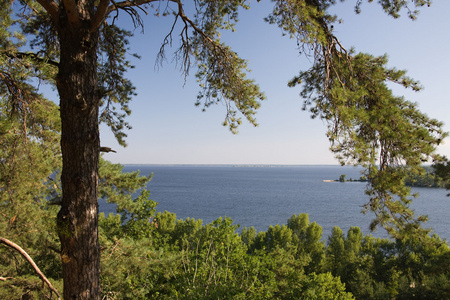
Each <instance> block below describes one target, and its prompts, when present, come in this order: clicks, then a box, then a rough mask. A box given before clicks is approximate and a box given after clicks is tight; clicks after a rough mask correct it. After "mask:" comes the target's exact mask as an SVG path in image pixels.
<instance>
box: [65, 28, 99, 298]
mask: <svg viewBox="0 0 450 300" xmlns="http://www.w3.org/2000/svg"><path fill="white" fill-rule="evenodd" d="M86 23H88V22H86ZM71 25H72V24H60V26H59V28H58V35H59V39H60V47H61V49H60V50H61V52H60V53H61V54H60V65H59V73H58V77H57V88H58V92H59V96H60V110H61V122H62V135H61V149H62V157H63V170H62V176H61V182H62V190H63V199H62V207H61V210H60V212H59V214H58V229H59V237H60V240H61V258H62V265H63V278H64V299H99V296H100V286H99V274H100V247H99V241H98V201H97V199H98V198H97V185H98V162H99V147H100V145H99V144H100V142H99V129H98V112H99V97H98V95H97V93H96V87H97V56H96V55H97V54H96V49H97V44H98V33H90V32H89V26H88V25H89V24H84V22H80V24H78V26H71Z"/></svg>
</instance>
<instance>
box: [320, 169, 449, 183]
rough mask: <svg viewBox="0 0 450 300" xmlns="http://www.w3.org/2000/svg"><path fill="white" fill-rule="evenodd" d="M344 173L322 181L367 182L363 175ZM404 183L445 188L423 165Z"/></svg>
mask: <svg viewBox="0 0 450 300" xmlns="http://www.w3.org/2000/svg"><path fill="white" fill-rule="evenodd" d="M346 177H347V176H346V174H342V175H341V176H339V178H338V179H324V180H323V182H368V180H367V178H366V177H365V176H361V177H360V178H358V179H353V178H350V179H346ZM405 185H406V186H409V187H427V188H445V182H444V181H442V180H440V179H439V178H437V177H436V176H435V175H434V174H433V173H432V169H431V167H424V172H422V173H421V174H413V173H408V174H407V176H406V178H405Z"/></svg>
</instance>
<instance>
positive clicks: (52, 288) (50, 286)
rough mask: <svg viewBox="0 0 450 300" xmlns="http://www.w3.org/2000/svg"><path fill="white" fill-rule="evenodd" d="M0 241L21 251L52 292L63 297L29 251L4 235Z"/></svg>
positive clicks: (59, 297)
mask: <svg viewBox="0 0 450 300" xmlns="http://www.w3.org/2000/svg"><path fill="white" fill-rule="evenodd" d="M0 243H1V244H5V245H6V246H8V247H11V248H13V249H14V250H16V251H17V252H19V253H20V254H21V255H22V256H23V257H24V258H25V259H26V260H27V261H28V262H29V263H30V265H31V266H32V267H33V269H34V271H35V272H36V273H37V274H38V276H39V277H40V278H41V279H42V281H44V282H45V283H46V284H47V285H48V287H49V288H50V290H51V291H52V292H54V293H55V294H56V296H58V299H61V296H60V295H59V293H58V291H57V290H56V289H55V288H54V287H53V285H52V284H51V283H50V281H48V279H47V277H45V275H44V274H43V273H42V272H41V270H40V269H39V267H38V266H37V265H36V264H35V262H34V261H33V259H32V258H31V257H30V256H29V255H28V253H26V252H25V250H23V249H22V248H21V247H20V246H19V245H17V244H16V243H13V242H11V241H10V240H8V239H5V238H2V237H0Z"/></svg>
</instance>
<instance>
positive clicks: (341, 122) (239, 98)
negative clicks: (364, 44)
mask: <svg viewBox="0 0 450 300" xmlns="http://www.w3.org/2000/svg"><path fill="white" fill-rule="evenodd" d="M335 2H336V1H334V0H302V1H294V0H285V1H273V11H272V12H271V13H270V14H269V15H268V16H267V18H266V21H267V22H268V23H270V24H274V25H276V26H278V27H279V28H281V30H282V31H283V32H284V34H286V35H287V36H289V37H291V38H293V39H295V40H296V41H297V44H298V47H299V50H300V51H301V52H302V53H306V54H307V55H310V56H311V57H312V59H313V66H312V67H311V68H310V69H309V70H306V71H305V70H302V71H300V73H299V75H298V76H296V77H295V78H293V79H292V80H291V81H290V83H289V84H290V86H296V85H300V88H301V93H300V95H301V97H302V98H303V99H304V101H305V102H304V108H305V109H307V110H309V111H310V112H311V114H312V116H313V117H319V118H322V119H323V120H325V121H326V122H327V124H328V133H327V136H328V138H329V140H330V142H331V145H332V146H331V150H332V151H333V152H334V153H336V157H337V158H338V159H339V161H340V162H341V163H343V164H345V163H349V164H355V165H361V166H363V167H364V168H365V174H364V175H365V176H366V178H367V179H368V181H369V183H370V184H369V185H368V188H367V194H368V195H369V196H370V199H369V201H368V203H367V205H366V209H367V210H371V211H373V212H374V213H375V216H376V217H375V220H374V222H373V226H374V227H375V226H376V225H382V226H383V227H385V228H386V229H387V230H388V231H389V233H390V234H391V235H392V236H394V237H396V238H408V237H411V236H423V235H424V234H426V233H427V232H426V231H424V230H423V229H422V228H421V226H420V224H421V222H422V221H424V220H426V218H425V217H422V216H419V217H417V218H416V217H415V216H414V214H413V212H412V211H411V210H410V209H409V206H408V204H409V203H410V201H411V196H410V193H409V192H410V191H409V189H408V188H407V187H406V186H405V185H404V178H405V176H406V174H407V173H409V172H413V173H414V172H421V170H422V169H421V168H420V164H421V163H422V162H425V161H427V160H429V159H431V158H432V157H433V155H435V149H436V146H437V145H439V144H440V142H441V141H442V139H443V138H444V137H445V136H446V134H445V133H444V132H443V131H442V124H441V123H440V122H438V121H437V120H433V119H430V118H428V117H427V116H426V115H425V114H423V113H421V112H420V111H419V110H418V108H417V107H416V105H414V104H413V103H411V102H409V101H407V100H405V99H403V98H402V97H397V96H394V95H393V94H392V91H391V90H390V89H389V88H388V83H391V82H392V83H397V84H400V85H402V86H404V87H406V88H411V89H413V90H419V89H420V86H419V84H418V83H417V82H415V81H414V80H412V79H410V78H408V77H407V76H406V75H405V72H404V71H399V70H396V69H393V68H388V67H387V66H386V63H387V59H386V57H384V56H382V57H374V56H372V55H370V54H366V53H356V52H355V51H354V50H352V49H346V47H345V45H342V44H341V43H340V42H339V39H338V37H337V36H335V34H334V32H333V24H334V23H335V22H338V17H337V16H335V15H333V14H330V13H329V9H330V7H332V6H333V5H334V4H335ZM363 2H364V1H362V0H359V1H357V2H356V7H355V9H356V11H357V12H358V11H359V10H360V9H361V4H362V3H363ZM368 2H372V1H371V0H368ZM379 3H380V5H381V6H382V8H383V9H384V10H385V11H386V13H387V14H389V15H391V16H393V17H394V18H397V17H399V13H400V11H401V10H404V9H405V10H406V11H407V12H408V15H409V16H410V17H411V18H416V17H417V9H419V8H420V7H422V6H425V5H430V4H431V1H426V0H417V1H406V0H382V1H379ZM251 4H252V5H257V3H251ZM249 8H250V1H236V0H230V1H199V0H195V1H192V2H189V1H188V2H183V1H181V0H169V1H156V0H138V1H121V2H114V1H110V0H100V1H87V0H81V1H75V0H64V1H58V0H36V1H31V0H20V1H12V2H11V1H0V17H1V18H0V22H1V27H0V37H1V38H0V43H1V49H0V79H1V84H0V97H1V103H0V105H1V111H0V119H1V121H2V123H1V127H0V130H1V131H0V134H1V135H2V144H1V150H0V151H2V152H1V154H2V156H1V157H0V159H1V163H2V168H3V169H2V175H1V180H2V188H1V190H2V203H7V202H14V203H15V201H16V200H15V199H16V198H20V197H22V196H23V195H29V194H33V195H34V197H35V199H40V200H39V201H44V200H47V199H44V198H45V197H44V198H42V196H41V195H45V194H42V192H41V191H42V190H43V189H45V188H47V186H48V185H49V184H50V185H52V180H53V179H52V178H51V177H50V178H47V177H48V176H49V175H50V174H52V172H53V171H54V170H55V169H57V167H58V166H59V164H60V163H61V161H60V160H59V158H60V157H62V171H61V189H62V195H61V194H60V195H59V196H58V197H59V199H57V201H56V202H57V203H59V204H61V209H60V211H59V213H58V217H57V232H58V236H59V240H60V242H61V251H60V254H61V258H62V260H61V263H62V268H63V277H64V281H65V282H64V283H65V284H64V296H65V297H66V298H77V299H92V298H98V297H99V295H100V283H99V270H100V245H99V242H98V203H97V199H98V197H99V190H98V184H99V176H98V169H99V164H100V156H99V152H100V150H101V149H102V148H101V147H100V137H99V132H98V131H99V130H98V124H99V122H105V123H106V124H107V125H108V126H109V127H110V128H111V130H112V132H113V133H114V134H115V136H116V138H117V140H118V141H119V143H120V144H122V145H125V138H126V134H125V132H124V129H126V128H129V124H128V123H127V121H126V116H128V115H129V114H130V113H131V111H130V108H129V102H130V101H131V100H132V97H133V96H134V95H135V88H134V86H133V84H132V83H131V82H130V81H129V80H128V79H127V78H126V77H125V73H126V70H127V69H128V68H131V67H132V66H131V64H130V62H129V61H128V59H129V58H128V57H127V54H126V53H127V50H128V43H129V41H128V39H129V37H131V36H132V34H133V33H132V32H131V31H127V30H126V29H124V28H120V27H119V26H118V25H117V23H116V19H117V18H122V15H124V14H125V15H128V16H129V17H131V20H132V22H133V25H134V26H135V27H139V26H142V25H143V20H142V18H141V16H140V14H142V13H145V14H147V13H151V14H155V15H156V16H159V15H161V16H166V17H168V18H172V19H173V25H174V26H173V27H172V29H171V30H170V31H169V32H167V35H166V37H165V38H164V39H163V40H162V41H161V48H160V51H159V54H158V59H160V60H163V59H164V58H165V57H166V55H167V54H166V53H167V51H168V48H169V47H170V46H171V45H172V44H173V41H174V40H175V39H177V40H178V45H179V46H178V47H177V48H176V49H174V55H175V58H176V61H177V63H178V64H179V65H180V66H181V72H182V73H183V74H184V75H185V76H188V75H189V73H190V70H191V68H192V69H194V70H195V71H196V75H195V76H196V78H197V80H198V81H199V84H200V92H199V95H198V97H197V99H196V102H195V103H196V105H198V106H201V107H203V108H204V109H206V108H208V107H209V106H210V105H212V104H214V103H224V104H225V107H226V112H225V121H224V125H226V126H228V127H229V128H230V130H231V131H232V132H236V130H237V127H238V126H239V124H241V122H242V121H241V118H242V117H243V118H245V119H247V120H248V121H249V122H250V123H251V124H254V125H256V119H255V113H256V111H257V109H258V107H259V105H260V101H262V100H264V99H265V96H264V94H263V93H262V91H261V90H260V88H259V86H258V85H257V84H256V83H255V82H254V81H253V80H251V79H248V78H247V71H248V69H247V61H246V60H244V59H242V58H240V57H239V55H238V54H237V53H236V52H234V51H233V50H232V49H231V48H230V47H229V46H227V45H226V44H224V43H222V42H221V41H220V38H219V37H220V33H221V32H222V31H224V30H233V29H234V25H235V23H236V22H237V21H238V16H239V14H240V13H241V12H242V11H243V10H246V9H249ZM176 24H180V25H181V26H180V27H177V26H175V25H176ZM178 29H179V30H180V31H179V32H176V31H175V30H178ZM44 83H45V84H49V85H51V86H53V87H55V88H56V89H57V91H58V94H59V97H60V103H59V111H60V119H57V118H55V114H54V111H55V110H57V108H56V106H55V105H54V104H52V103H51V102H50V101H48V100H47V99H46V98H45V95H41V94H39V85H40V84H44ZM59 120H60V121H61V123H59ZM59 132H61V149H59V147H57V146H56V145H57V144H56V143H55V139H59ZM11 149H12V151H11ZM60 155H61V156H60ZM19 158H20V159H22V160H21V162H20V163H18V159H19ZM24 159H25V160H26V163H25V162H24ZM37 160H39V161H40V162H42V161H44V162H45V163H42V164H41V163H39V164H36V161H37ZM447 167H448V164H447ZM443 170H445V168H444V169H443ZM447 173H448V168H447ZM24 174H27V175H24ZM30 174H31V176H36V178H41V180H36V181H35V182H34V183H33V186H24V187H21V184H22V183H23V184H25V183H26V184H29V181H23V180H21V176H30ZM35 174H36V175H35ZM44 174H47V177H46V176H43V175H44ZM441 174H444V175H445V171H442V172H441ZM42 178H47V179H44V180H42ZM100 193H103V191H101V192H100ZM39 197H40V198H39ZM58 197H56V198H58ZM143 197H145V195H143ZM24 199H29V198H27V197H25V198H24ZM36 201H37V203H40V202H39V201H38V200H36ZM44 202H45V201H44ZM39 205H41V204H39ZM16 208H17V209H18V208H19V206H17V207H16ZM136 209H137V208H136ZM151 209H152V208H151V207H144V211H148V210H149V211H151ZM125 215H126V216H127V217H129V218H131V219H133V218H137V219H139V217H140V215H139V212H138V211H137V210H131V211H129V213H128V214H125ZM10 216H11V221H10V222H11V224H12V223H15V222H16V221H15V217H14V213H13V212H11V214H10ZM134 226H137V227H136V228H139V226H140V225H139V222H137V223H136V224H135V225H133V227H134ZM217 226H219V224H217ZM219 227H220V226H219ZM136 230H137V229H136ZM277 230H278V229H277ZM322 279H323V278H321V279H320V280H322ZM311 280H313V281H314V280H318V278H315V277H314V278H311Z"/></svg>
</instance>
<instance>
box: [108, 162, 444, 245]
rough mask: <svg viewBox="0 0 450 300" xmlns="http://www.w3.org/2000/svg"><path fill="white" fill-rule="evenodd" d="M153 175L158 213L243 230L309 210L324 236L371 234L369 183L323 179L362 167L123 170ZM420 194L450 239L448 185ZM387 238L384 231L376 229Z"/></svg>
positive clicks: (420, 209)
mask: <svg viewBox="0 0 450 300" xmlns="http://www.w3.org/2000/svg"><path fill="white" fill-rule="evenodd" d="M136 170H140V171H141V174H142V175H149V174H150V173H153V174H154V175H153V179H152V181H151V182H150V183H149V185H148V188H149V190H150V192H151V199H153V200H154V201H156V202H158V206H157V210H158V211H164V210H167V211H170V212H173V213H176V215H177V218H181V219H185V218H187V217H190V218H195V219H202V220H203V221H204V224H206V223H209V222H211V221H213V220H215V219H217V218H219V217H223V216H228V217H231V218H232V219H233V221H234V223H235V224H240V225H241V228H243V227H250V226H253V227H255V228H256V229H257V230H259V231H265V230H267V228H268V227H269V225H276V224H280V225H281V224H286V221H287V219H288V218H289V217H291V216H292V215H293V214H300V213H307V214H309V219H310V222H317V223H318V224H319V225H321V226H322V228H323V234H324V237H325V238H326V237H327V236H328V235H329V234H330V233H331V229H332V228H333V226H339V227H340V228H341V229H342V230H344V232H346V231H347V230H348V229H349V228H350V226H359V227H360V228H361V230H362V231H363V232H364V233H370V232H369V229H368V227H369V224H370V221H371V220H372V219H373V215H372V214H371V213H370V212H369V213H367V214H366V215H364V214H362V213H361V209H362V205H364V203H366V202H367V201H368V197H367V196H366V195H365V194H364V188H365V186H366V183H361V182H346V183H339V182H323V180H326V179H338V178H339V176H340V175H341V174H346V178H347V179H350V178H354V179H357V178H359V177H360V176H361V174H360V171H359V169H357V168H354V167H348V166H347V167H340V166H266V167H261V166H253V167H252V166H179V165H176V166H168V165H164V166H161V165H126V166H125V167H124V171H126V172H129V171H136ZM413 192H419V193H420V196H419V198H417V199H415V200H414V202H413V203H414V204H413V208H414V209H415V210H416V213H418V214H427V215H428V216H429V222H428V224H427V227H432V228H433V230H434V232H436V233H437V234H438V235H440V236H441V237H443V238H446V239H447V240H449V239H450V233H449V230H448V228H449V225H450V218H449V217H448V216H449V215H450V198H449V197H446V193H447V192H446V191H445V190H444V189H432V188H416V189H414V190H413ZM100 210H101V211H104V212H110V211H114V206H111V205H108V204H105V203H100ZM372 234H373V235H374V236H379V237H386V234H385V232H384V230H383V229H378V230H377V231H376V232H374V233H372Z"/></svg>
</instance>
